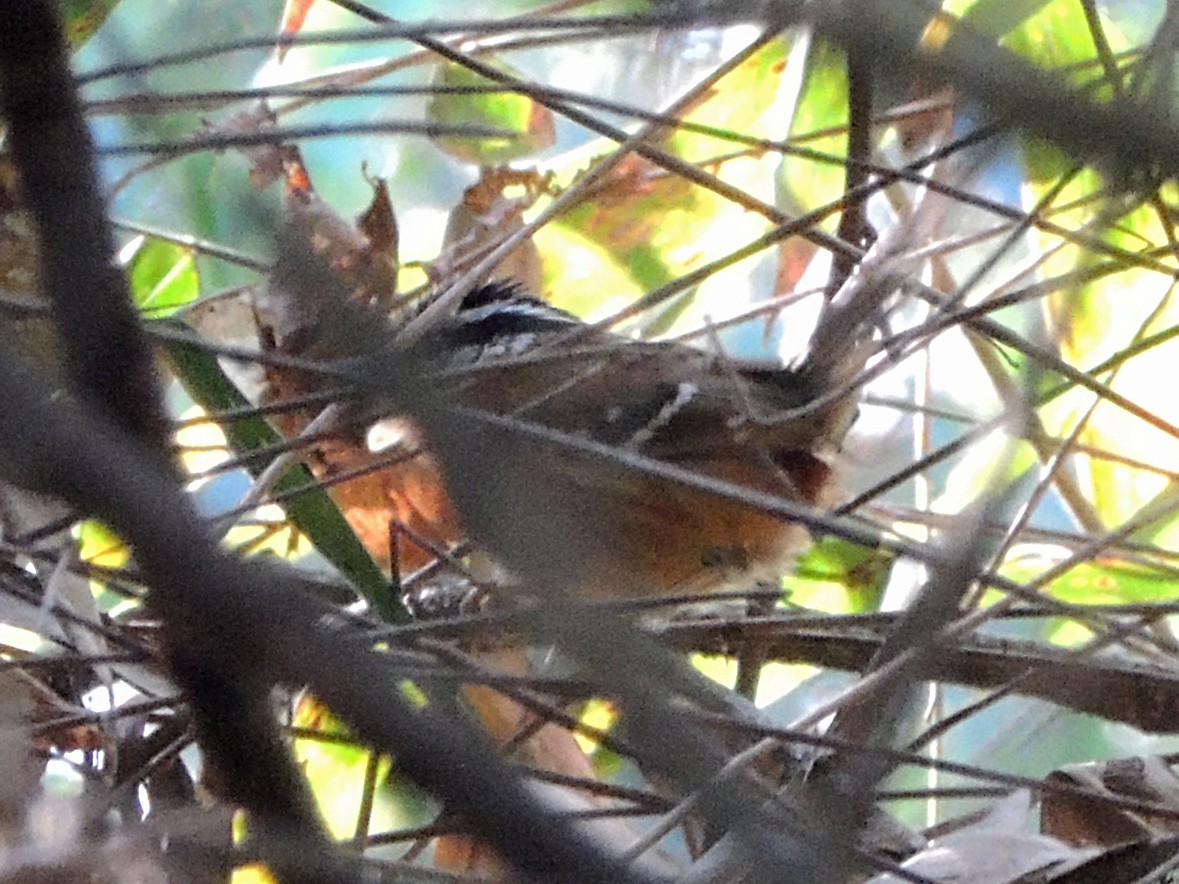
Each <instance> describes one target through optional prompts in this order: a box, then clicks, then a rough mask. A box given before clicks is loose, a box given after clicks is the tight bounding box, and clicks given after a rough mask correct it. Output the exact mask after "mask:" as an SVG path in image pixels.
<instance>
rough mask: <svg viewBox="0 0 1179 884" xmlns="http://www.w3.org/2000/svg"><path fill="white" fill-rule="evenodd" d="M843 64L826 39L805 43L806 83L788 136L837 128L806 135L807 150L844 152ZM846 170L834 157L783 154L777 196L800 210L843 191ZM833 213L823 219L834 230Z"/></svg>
mask: <svg viewBox="0 0 1179 884" xmlns="http://www.w3.org/2000/svg"><path fill="white" fill-rule="evenodd" d="M847 100H848V99H847V64H846V61H845V58H844V55H843V53H842V52H840V51H839V50H837V49H834V48H832V47H830V46H828V45H826V44H822V43H817V44H815V45H814V46H812V47H811V50H810V54H809V56H808V58H807V62H806V82H805V83H804V85H803V88H802V95H801V97H800V99H799V102H798V107H797V109H796V110H795V113H794V120H793V122H792V124H791V126H790V137H791V138H792V139H797V138H799V136H805V135H809V134H810V133H812V132H823V131H826V130H829V129H840V130H841V131H838V132H836V133H835V134H831V135H824V136H822V137H821V138H807V139H806V140H805V142H803V146H804V147H806V148H807V149H808V150H810V151H817V152H819V153H823V154H827V155H830V156H833V157H836V158H842V157H846V156H847V132H846V127H847V123H848V119H847ZM846 174H847V173H846V170H845V169H844V166H843V164H842V163H840V162H823V161H820V160H818V159H813V158H811V157H801V156H797V155H794V154H787V155H786V156H785V157H784V158H783V159H782V164H781V167H780V168H779V171H778V184H779V201H780V203H781V205H782V207H783V208H784V209H786V210H787V211H790V212H795V213H798V214H802V213H805V212H809V211H811V210H813V209H816V208H818V207H819V206H825V205H827V204H829V203H832V202H835V201H837V200H839V199H840V198H841V197H842V196H843V189H844V184H845V179H846ZM837 219H838V216H837V215H832V216H831V218H829V219H828V227H829V228H830V229H832V230H833V229H834V226H835V224H836V223H837Z"/></svg>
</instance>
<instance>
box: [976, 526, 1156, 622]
mask: <svg viewBox="0 0 1179 884" xmlns="http://www.w3.org/2000/svg"><path fill="white" fill-rule="evenodd" d="M1061 554H1062V553H1060V552H1059V551H1057V550H1055V549H1048V550H1045V549H1044V548H1042V547H1037V546H1034V545H1029V546H1024V547H1016V548H1015V549H1013V550H1012V553H1011V555H1010V556H1009V557H1008V559H1007V561H1006V562H1004V564H1003V566H1002V567H1001V568H1000V569H999V573H1000V574H1002V575H1003V576H1004V577H1006V578H1008V579H1011V580H1014V581H1017V582H1019V583H1024V584H1026V583H1030V582H1032V581H1034V580H1035V579H1036V578H1038V577H1039V576H1040V575H1041V574H1043V573H1044V572H1045V571H1047V570H1048V569H1049V568H1052V567H1054V566H1055V565H1056V564H1058V562H1059V561H1060V557H1061ZM1041 592H1043V593H1044V594H1045V595H1047V596H1049V597H1051V598H1054V599H1057V600H1058V601H1062V602H1067V603H1069V604H1073V605H1130V604H1157V603H1161V602H1174V601H1175V599H1176V597H1177V596H1179V581H1176V580H1175V578H1174V577H1173V576H1171V575H1168V574H1165V573H1162V572H1160V571H1158V570H1156V569H1154V568H1151V567H1150V566H1149V565H1142V564H1138V563H1135V562H1127V561H1123V560H1121V559H1115V558H1097V559H1092V560H1090V561H1086V562H1079V563H1078V564H1077V565H1076V566H1075V567H1073V568H1070V569H1069V570H1068V571H1067V572H1065V573H1064V574H1062V575H1060V576H1059V577H1057V578H1056V579H1055V580H1052V581H1051V582H1050V583H1048V584H1047V585H1046V586H1044V587H1043V588H1042V589H1041ZM996 597H997V595H994V596H992V595H988V599H993V598H996ZM1091 636H1092V632H1091V631H1090V630H1089V629H1087V628H1086V627H1085V626H1084V625H1083V624H1081V623H1078V622H1077V621H1076V620H1073V619H1070V618H1054V619H1053V620H1052V622H1051V623H1050V624H1049V626H1048V629H1047V630H1046V637H1047V638H1048V639H1049V640H1051V641H1053V642H1056V643H1057V644H1064V645H1076V644H1079V643H1080V642H1082V641H1085V640H1087V639H1088V638H1090V637H1091Z"/></svg>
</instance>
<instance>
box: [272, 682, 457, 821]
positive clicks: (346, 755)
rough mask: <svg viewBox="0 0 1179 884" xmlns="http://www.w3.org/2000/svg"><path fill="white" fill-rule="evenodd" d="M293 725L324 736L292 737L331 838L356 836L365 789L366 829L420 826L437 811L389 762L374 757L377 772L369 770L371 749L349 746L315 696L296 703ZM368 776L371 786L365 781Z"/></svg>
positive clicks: (344, 732) (345, 732) (345, 734)
mask: <svg viewBox="0 0 1179 884" xmlns="http://www.w3.org/2000/svg"><path fill="white" fill-rule="evenodd" d="M293 724H294V725H295V726H296V727H298V728H305V729H307V730H312V731H315V732H318V733H319V734H322V735H323V737H324V739H316V738H314V737H299V738H296V739H295V741H294V749H295V757H296V759H297V760H298V762H299V768H300V769H301V770H302V771H303V774H304V775H305V776H306V777H307V783H308V785H310V786H311V791H312V794H313V795H314V796H315V801H316V804H317V805H318V806H319V811H320V813H321V814H322V815H323V819H324V822H325V823H326V824H327V828H328V830H329V832H330V833H331V835H332V837H334V838H337V839H340V840H345V839H351V838H353V837H355V834H356V826H357V822H358V819H359V816H360V811H361V808H362V806H363V802H364V791H365V789H366V786H371V787H372V788H373V793H372V808H371V811H370V816H369V819H368V820H367V821H366V824H367V827H368V829H369V831H376V832H386V831H390V830H395V829H402V828H407V827H411V826H415V825H422V824H424V823H425V822H427V820H428V819H429V818H430V816H431V815H432V814H433V813H434V812H436V810H435V808H433V807H432V806H431V802H430V800H429V799H428V797H427V796H425V795H424V794H423V793H422V792H421V791H420V790H418V789H416V788H415V787H414V786H413V784H412V783H410V782H409V780H408V779H407V778H405V777H402V776H400V775H398V773H397V771H396V769H395V768H394V767H393V766H392V765H391V763H390V761H389V759H388V758H384V757H382V758H379V759H377V761H376V762H375V769H371V768H370V765H373V761H372V753H371V751H370V750H369V749H367V748H365V747H363V746H360V745H357V744H356V743H354V742H352V737H351V735H350V734H349V732H348V730H347V728H345V727H344V725H343V724H342V723H341V722H340V721H339V720H338V719H337V718H336V717H335V716H334V715H332V714H331V712H330V711H328V709H327V708H326V707H325V706H323V705H321V704H320V703H319V702H318V701H317V700H316V699H315V698H314V697H311V696H305V697H303V699H301V700H300V702H299V704H298V707H297V708H296V710H295V715H294V720H293ZM333 738H338V739H333ZM370 777H371V783H370V782H366V781H368V780H369V779H370Z"/></svg>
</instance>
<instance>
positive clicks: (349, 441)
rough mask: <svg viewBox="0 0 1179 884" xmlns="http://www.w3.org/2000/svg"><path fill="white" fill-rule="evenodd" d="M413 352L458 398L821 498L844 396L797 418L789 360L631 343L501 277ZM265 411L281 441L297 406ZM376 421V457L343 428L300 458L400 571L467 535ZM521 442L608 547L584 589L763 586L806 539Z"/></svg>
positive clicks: (799, 376) (608, 592)
mask: <svg viewBox="0 0 1179 884" xmlns="http://www.w3.org/2000/svg"><path fill="white" fill-rule="evenodd" d="M422 309H423V308H419V310H418V312H419V313H420V312H421V310H422ZM405 321H406V320H404V319H403V320H402V322H405ZM396 338H397V336H396V331H395V332H394V335H393V340H394V341H396ZM314 342H315V335H314V330H313V329H311V330H309V329H308V327H307V326H306V325H305V324H304V325H301V327H300V329H299V333H298V334H292V335H288V336H287V339H286V340H285V341H284V340H281V339H280V340H278V341H277V343H276V346H277V348H278V350H279V352H283V353H286V354H288V355H298V356H307V355H313V356H321V355H322V353H321V351H319V350H317V349H316V346H315V343H314ZM338 344H339V342H335V343H334V344H333V347H338ZM284 345H285V346H284ZM413 350H414V351H415V353H417V354H419V356H420V360H419V362H420V364H421V365H422V366H423V371H424V372H425V373H426V374H427V376H429V377H430V378H431V380H430V383H431V384H432V385H435V386H438V387H440V388H441V389H443V390H444V391H445V393H446V395H447V396H448V397H449V398H450V399H451V400H452V401H453V402H455V403H457V404H459V405H462V406H464V407H469V408H474V409H478V410H481V411H484V412H488V413H491V414H495V415H506V416H512V417H514V418H516V419H519V420H524V421H528V422H530V423H533V424H535V425H539V426H541V427H544V428H547V429H551V430H554V431H557V432H559V433H563V434H567V435H568V436H570V437H573V438H579V439H586V440H589V441H592V442H595V443H599V444H601V445H605V446H609V447H610V448H612V449H615V450H618V451H622V452H630V453H634V454H638V455H641V456H643V457H645V458H650V459H653V460H655V461H660V462H664V463H668V464H671V465H674V466H676V467H679V468H682V469H685V470H688V471H690V472H692V473H695V474H698V475H701V476H705V477H708V478H711V479H719V480H722V481H724V482H727V483H731V484H732V485H734V486H739V487H740V488H744V489H749V490H751V491H754V492H758V493H762V494H771V495H774V496H777V497H780V498H784V499H786V500H789V501H792V502H795V503H801V504H805V505H807V506H812V507H822V506H824V505H825V504H827V503H830V502H831V501H832V500H833V499H834V498H833V494H834V490H833V489H834V486H835V481H834V477H835V474H836V470H835V469H834V468H833V467H832V465H831V457H832V455H833V453H834V451H835V449H836V448H837V447H838V443H839V439H840V438H841V435H842V433H843V432H844V431H845V429H846V425H847V424H848V423H849V422H850V416H851V415H852V414H853V413H854V407H855V403H854V396H853V397H843V398H839V399H836V400H834V401H833V402H832V403H826V404H820V405H818V406H817V407H815V408H813V409H811V410H809V411H808V406H810V405H813V404H815V403H817V402H820V400H821V397H822V394H824V393H826V392H827V388H826V387H822V386H817V385H816V382H815V378H814V377H812V375H811V374H810V373H808V371H807V370H806V368H805V366H804V367H802V368H791V367H788V366H784V365H782V364H780V363H777V362H772V361H759V360H745V359H736V358H733V357H731V356H729V355H727V354H724V353H722V352H718V351H717V350H716V349H713V350H709V349H705V348H700V347H695V346H691V345H689V344H686V343H680V342H662V341H637V340H633V339H631V338H628V337H626V336H624V335H621V334H618V333H615V332H613V331H611V330H609V329H599V328H596V327H594V326H591V325H590V324H588V323H586V322H584V321H583V320H581V319H580V318H578V317H576V316H574V315H572V314H570V313H567V312H565V311H563V310H560V309H558V308H557V307H554V306H553V305H551V304H549V303H548V302H546V301H544V300H542V299H540V298H538V297H536V296H534V295H532V294H530V293H528V292H526V291H525V290H524V289H523V288H522V287H521V286H519V285H516V284H514V283H511V282H510V281H503V280H500V281H495V282H490V283H487V284H484V285H480V286H478V287H476V288H474V289H473V290H471V291H470V292H469V293H467V294H466V295H465V296H464V297H463V298H462V299H461V300H460V301H459V303H458V304H457V305H456V307H455V308H454V309H453V311H451V312H450V313H449V315H446V316H444V317H443V318H442V319H441V320H439V321H437V322H435V323H434V324H433V325H432V326H431V327H430V328H428V330H427V331H426V332H425V333H424V334H422V335H420V336H419V337H417V338H416V339H415V342H414V344H413ZM269 373H270V376H271V394H272V398H273V397H277V398H282V397H284V396H294V395H300V394H306V393H308V392H313V391H312V390H309V389H307V386H306V383H307V382H306V380H305V378H306V375H300V374H295V375H292V374H291V373H290V372H283V371H282V370H279V369H274V368H271V369H269ZM292 378H293V379H294V380H292ZM279 421H280V423H285V424H286V426H284V430H285V431H286V432H287V434H288V435H293V434H295V432H296V431H297V430H298V429H299V427H300V426H305V424H306V415H305V414H304V415H300V413H299V412H297V411H294V412H288V413H287V414H286V415H284V416H281V417H280V418H279ZM353 423H355V421H353ZM380 426H381V427H382V428H383V431H384V432H383V442H382V443H381V444H380V446H379V447H380V450H379V451H373V450H372V448H373V447H378V446H372V445H362V444H360V439H359V437H358V436H357V435H356V434H353V435H351V436H350V437H348V436H345V437H342V438H338V439H335V440H333V439H327V440H323V441H320V442H318V443H316V444H315V445H314V446H313V449H312V453H311V454H310V455H309V458H310V463H311V466H312V469H313V471H314V472H315V473H316V474H317V475H319V476H320V477H321V478H323V479H333V478H334V477H335V478H338V477H340V476H345V475H346V476H351V477H352V478H350V479H348V480H347V481H341V482H338V483H334V484H333V487H332V494H333V496H334V497H335V499H336V501H337V503H338V504H339V505H340V507H341V509H342V510H343V511H344V513H345V515H346V516H347V517H348V519H349V521H350V522H351V523H352V526H353V528H354V529H355V530H357V532H358V534H360V535H361V539H362V540H363V541H365V543H366V545H367V546H368V547H369V549H370V550H373V551H374V552H376V553H377V554H378V555H379V556H381V557H383V558H385V559H386V561H390V560H391V557H392V556H393V553H394V548H396V557H397V559H398V561H397V562H396V563H394V564H396V565H397V566H398V567H399V568H400V569H401V570H403V571H404V572H406V573H410V572H413V571H416V570H418V569H420V568H422V567H424V566H426V565H428V564H429V563H430V562H432V561H433V560H434V559H435V558H436V557H437V556H438V554H439V553H440V552H443V551H446V550H450V549H454V548H455V547H457V546H459V545H460V544H461V543H463V542H464V541H466V540H467V532H466V531H465V529H464V526H463V520H462V518H461V516H460V515H459V513H458V512H457V511H456V508H455V506H454V504H453V502H452V500H451V498H450V495H449V494H448V491H447V483H446V480H445V476H444V475H443V471H442V469H441V468H440V465H439V463H438V462H437V459H436V458H435V457H434V455H433V454H432V453H431V451H430V446H429V441H428V439H427V438H426V437H425V436H424V434H423V433H422V431H421V429H420V428H419V427H417V426H416V425H415V424H414V422H413V421H412V420H410V419H407V418H405V417H404V416H398V415H394V416H391V417H389V418H387V419H386V420H385V421H384V422H383V423H382V424H381V425H380ZM368 438H369V439H370V440H372V439H373V438H374V434H371V433H370V434H369V436H368ZM520 444H521V445H531V446H532V449H531V450H530V451H529V452H528V454H529V457H530V458H531V461H532V462H534V463H535V465H536V469H537V471H538V473H541V474H543V475H544V476H545V481H546V482H548V483H550V486H553V487H556V488H558V489H559V491H560V496H561V497H562V499H567V500H569V501H571V502H572V505H573V506H574V507H575V510H576V519H577V531H578V532H579V534H580V535H581V536H582V538H583V539H586V540H587V542H588V545H589V546H591V547H592V548H594V549H596V550H601V551H604V553H605V554H606V555H608V556H609V559H610V565H609V568H608V573H607V574H606V575H605V576H603V575H602V574H601V573H599V574H597V575H596V576H595V578H594V579H593V580H587V581H586V585H585V586H584V587H583V589H584V591H583V592H582V595H583V597H584V598H586V599H591V600H603V599H633V598H649V597H653V596H665V595H680V594H686V595H695V594H703V593H711V592H716V591H719V590H723V589H728V588H737V587H738V586H742V585H743V586H744V588H748V587H749V586H751V585H754V584H756V583H758V582H759V581H766V580H769V581H775V582H776V581H778V580H780V577H781V575H782V573H783V570H784V569H785V568H786V567H787V565H788V564H789V562H790V560H791V558H792V556H794V555H795V554H796V553H797V552H798V551H799V550H800V548H801V547H802V546H804V545H805V543H806V539H807V533H806V531H805V529H803V528H802V527H801V526H799V525H798V524H796V523H793V522H791V521H789V520H786V519H784V518H782V517H781V516H779V515H774V514H770V513H767V512H765V511H764V510H763V509H760V508H758V507H757V506H755V505H752V504H750V503H747V502H743V501H742V500H739V499H735V498H733V497H726V496H719V495H716V494H713V493H710V492H708V491H704V490H700V489H698V488H693V487H688V486H686V485H684V484H681V483H677V482H674V481H669V480H667V479H665V478H662V477H660V476H658V475H652V474H649V473H647V472H644V471H643V470H641V469H633V468H631V467H628V466H626V465H623V464H620V463H612V462H611V461H610V460H609V459H608V458H606V459H603V458H597V457H589V456H585V455H584V454H579V453H578V452H577V451H574V450H567V449H563V448H562V447H561V446H560V445H556V444H546V443H539V442H535V441H533V442H529V441H527V440H521V442H520ZM378 465H381V466H380V467H379V468H377V467H378ZM488 468H494V465H489V466H488ZM390 525H393V526H395V528H394V530H392V531H391V530H390ZM395 538H396V541H395V542H394V539H395ZM553 554H554V555H559V554H560V553H559V551H553Z"/></svg>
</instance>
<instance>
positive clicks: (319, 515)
mask: <svg viewBox="0 0 1179 884" xmlns="http://www.w3.org/2000/svg"><path fill="white" fill-rule="evenodd" d="M172 327H174V328H181V329H184V330H185V331H186V332H187V331H189V329H188V328H187V326H184V325H181V324H179V323H173V324H172ZM164 350H165V352H166V354H167V356H168V359H169V361H170V363H171V365H172V369H173V371H174V372H175V373H176V376H177V378H179V379H180V383H181V384H182V385H183V386H184V388H185V389H186V390H187V391H188V393H189V395H190V396H192V398H193V400H194V401H195V402H196V403H197V404H198V405H200V406H201V407H203V408H204V409H205V410H206V411H208V412H209V413H211V414H215V413H217V412H218V411H224V410H226V409H240V408H245V407H248V405H249V403H248V402H247V400H246V398H245V397H244V396H242V394H241V393H240V392H239V391H238V389H237V387H235V386H234V385H233V383H232V382H231V381H230V380H229V379H228V378H227V377H226V376H225V373H224V372H223V371H222V370H221V367H220V366H219V365H218V364H217V359H216V357H215V356H214V355H213V354H212V353H210V352H209V351H208V350H206V349H204V348H202V347H199V346H194V345H190V344H182V343H178V342H175V341H165V342H164ZM225 435H226V436H227V437H228V439H229V442H230V444H231V445H232V446H233V449H234V451H237V452H238V453H240V454H248V453H249V452H253V451H259V450H262V449H265V448H268V447H271V446H275V445H278V444H279V443H280V442H281V441H282V439H281V438H280V437H279V435H278V434H277V433H276V432H275V431H274V430H273V429H272V428H271V426H270V424H268V423H267V422H266V421H265V419H264V418H262V417H257V416H256V417H249V418H245V419H242V420H235V421H231V422H229V423H227V424H226V426H225ZM269 462H270V459H269V458H258V459H252V460H251V461H250V464H249V469H250V472H251V473H252V474H253V475H255V476H256V475H259V474H260V473H261V472H262V471H263V470H264V469H265V468H266V467H267V465H268V464H269ZM274 493H275V494H276V495H281V496H282V497H283V503H282V505H283V509H284V510H286V513H287V516H288V517H289V518H290V520H291V522H292V523H293V524H294V525H295V527H297V528H298V529H299V530H300V531H302V532H303V533H304V534H305V535H306V536H307V537H308V538H309V539H310V540H311V542H312V543H313V544H315V548H316V549H317V550H319V552H320V553H321V554H322V555H323V556H324V558H326V559H327V560H328V561H329V562H331V563H332V564H333V565H335V566H336V568H338V569H339V570H340V572H341V573H342V574H343V575H344V576H345V577H347V578H348V579H349V580H351V581H352V582H353V584H354V585H355V586H356V589H357V591H358V592H360V593H361V595H363V596H364V597H365V599H367V600H368V602H369V604H371V605H372V606H373V609H374V610H375V611H376V612H377V613H378V614H379V615H380V616H381V617H382V618H383V619H384V620H386V621H387V622H390V623H406V622H409V620H410V619H411V618H410V616H409V612H408V611H406V610H405V608H404V607H403V606H402V604H401V600H400V599H399V598H397V596H396V594H395V593H394V592H393V591H392V587H391V586H390V584H389V581H388V580H387V579H386V578H385V576H384V574H382V573H381V569H380V568H379V567H378V566H377V564H376V562H374V561H373V559H372V556H370V555H369V554H368V551H367V550H366V549H365V548H364V546H363V545H362V544H361V543H360V541H359V540H358V539H357V538H356V534H355V533H354V532H353V531H352V529H351V528H350V527H349V525H348V522H347V521H346V520H345V519H344V516H343V515H342V514H341V513H340V510H339V507H337V506H336V504H335V502H334V501H333V500H332V499H331V497H330V496H329V495H328V494H327V492H326V491H324V490H323V489H322V488H320V487H319V486H318V484H317V483H316V481H315V478H314V477H313V476H312V475H311V473H310V472H309V471H308V470H307V468H306V467H304V466H302V465H297V466H292V467H289V468H288V469H287V470H286V471H285V472H284V473H283V474H282V475H281V476H280V477H279V478H278V480H277V481H276V482H275V483H274ZM287 495H290V496H287Z"/></svg>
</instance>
